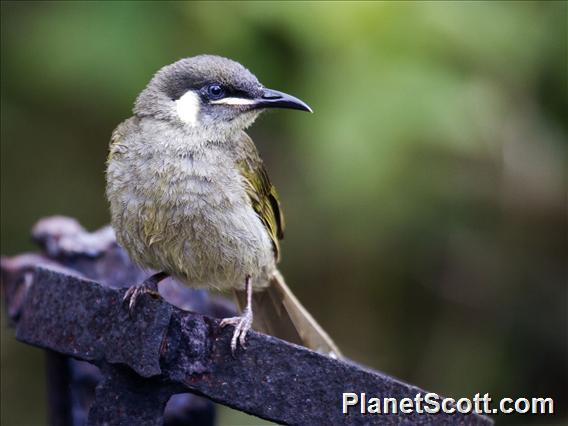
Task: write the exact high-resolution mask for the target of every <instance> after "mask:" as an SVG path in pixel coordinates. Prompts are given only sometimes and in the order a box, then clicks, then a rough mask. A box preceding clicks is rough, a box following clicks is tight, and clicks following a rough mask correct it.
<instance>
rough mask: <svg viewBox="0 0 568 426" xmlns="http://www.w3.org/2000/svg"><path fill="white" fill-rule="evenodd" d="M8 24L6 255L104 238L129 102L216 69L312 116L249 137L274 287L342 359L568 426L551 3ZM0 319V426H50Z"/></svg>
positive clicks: (225, 417) (562, 188) (135, 8)
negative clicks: (282, 96) (278, 212)
mask: <svg viewBox="0 0 568 426" xmlns="http://www.w3.org/2000/svg"><path fill="white" fill-rule="evenodd" d="M1 19H2V21H1V24H2V25H1V26H2V29H1V31H2V33H1V34H2V38H1V41H2V43H1V90H2V98H1V114H2V115H1V119H2V126H1V131H2V133H1V148H2V152H1V153H2V156H1V161H2V163H1V245H2V247H1V251H2V253H3V254H16V253H19V252H22V251H24V250H29V249H32V248H33V245H32V244H31V242H30V239H29V230H30V227H31V226H32V224H33V223H34V222H35V221H36V220H37V219H38V218H40V217H42V216H46V215H52V214H64V215H69V216H73V217H76V218H77V219H79V220H80V221H81V222H82V223H83V224H84V225H85V226H86V227H88V228H90V229H94V228H97V227H100V226H102V225H104V224H105V223H107V222H108V220H109V216H108V212H107V204H106V201H105V198H104V167H105V165H104V163H105V157H106V153H107V144H108V140H109V136H110V134H111V132H112V130H113V128H114V127H115V126H116V125H117V124H118V123H119V122H120V121H121V120H123V119H125V118H127V117H129V116H130V114H131V106H132V103H133V101H134V99H135V97H136V95H137V94H138V93H139V92H140V91H141V90H142V89H143V88H144V86H145V85H146V83H147V82H148V80H149V79H150V77H151V76H152V74H153V73H154V72H155V71H156V70H158V69H159V68H160V67H161V66H163V65H166V64H169V63H171V62H173V61H175V60H177V59H179V58H182V57H185V56H191V55H195V54H200V53H214V54H220V55H224V56H228V57H230V58H233V59H235V60H237V61H239V62H241V63H243V64H245V65H246V66H247V67H248V68H250V69H251V70H252V71H253V72H254V73H255V74H256V75H257V76H258V77H259V79H260V80H261V81H262V82H263V83H264V84H265V85H267V86H268V87H272V88H275V89H280V90H284V91H287V92H290V93H292V94H295V95H297V96H299V97H301V98H302V99H304V100H305V101H307V102H308V103H309V104H310V105H311V106H312V107H313V108H314V110H315V114H314V115H309V114H300V113H293V112H286V111H283V112H282V111H280V112H271V113H267V114H265V116H264V117H262V118H261V119H260V120H259V121H258V122H257V124H256V125H255V126H254V127H253V128H252V129H251V131H250V133H251V135H252V136H253V138H254V140H255V141H256V142H257V144H258V146H259V149H260V151H261V152H262V154H263V157H264V159H265V162H266V164H267V167H268V170H269V171H270V174H271V176H272V180H273V181H274V183H275V184H276V185H277V187H278V188H279V192H280V195H281V198H282V202H283V206H284V210H285V213H286V217H287V222H288V229H287V235H286V239H285V240H284V243H283V261H282V264H281V269H282V271H283V272H284V274H285V275H286V276H287V279H288V282H289V283H290V285H291V287H292V288H293V289H294V291H295V292H296V293H297V294H298V296H299V298H300V299H301V300H302V301H303V302H304V303H305V305H306V306H307V307H308V308H309V309H310V310H311V311H312V312H313V313H314V315H315V317H316V318H318V319H319V320H320V322H321V323H322V325H324V326H325V328H326V329H327V330H328V331H329V332H330V334H331V335H332V336H333V337H334V338H335V339H336V341H337V343H338V344H339V346H340V347H341V348H342V349H343V351H344V352H345V354H346V355H347V356H349V357H351V358H353V359H354V360H357V361H359V362H362V363H365V364H367V365H369V366H371V367H373V368H377V369H380V370H382V371H385V372H387V373H389V374H391V375H394V376H397V377H399V378H401V379H403V380H405V381H408V382H412V383H414V384H417V385H419V386H421V387H424V388H427V389H429V390H433V391H436V392H439V393H442V394H445V395H448V396H455V397H463V396H472V395H473V394H475V393H477V392H481V393H482V394H483V393H486V392H489V393H490V394H491V396H492V397H493V398H500V397H503V396H509V397H519V396H524V397H533V396H551V397H554V398H555V401H556V405H555V408H556V410H557V412H558V415H557V416H554V417H531V416H524V417H518V416H502V417H501V418H499V419H498V421H499V423H501V424H509V423H510V424H528V423H533V424H544V423H546V424H562V423H563V422H565V421H566V415H567V412H566V409H567V406H568V399H567V392H568V391H567V386H568V385H567V382H568V378H567V376H568V372H567V359H568V354H567V335H568V334H567V322H568V321H567V303H568V297H567V282H566V278H567V269H566V259H567V258H566V254H567V252H566V248H567V247H566V209H565V207H566V206H565V201H566V200H565V196H566V170H567V169H566V160H567V132H568V126H567V121H566V112H567V104H568V91H567V81H566V78H567V69H566V61H567V47H566V43H567V33H566V28H567V3H566V2H535V3H531V2H503V3H500V2H492V3H483V2H473V3H465V2H463V3H462V2H456V3H443V2H423V3H421V2H408V3H395V2H389V3H340V2H333V3H325V2H314V3H293V2H283V3H277V2H267V3H264V2H252V3H240V2H231V3H214V2H204V3H182V2H180V3H166V2H160V3H153V2H141V3H136V2H128V3H119V2H77V3H74V2H38V3H31V2H17V3H16V2H2V13H1ZM3 317H4V316H3ZM2 321H3V326H2V364H1V372H2V389H1V390H2V392H1V395H2V410H1V416H2V417H1V419H2V424H3V425H41V424H44V423H45V410H46V406H45V403H46V397H45V390H44V389H45V385H44V376H43V357H42V353H41V352H40V351H39V350H37V349H33V348H30V347H26V346H24V345H22V344H19V343H17V342H15V341H14V339H13V335H12V331H10V330H7V328H6V324H5V319H4V318H2ZM338 398H339V396H338ZM221 417H222V419H221V420H222V421H221V424H225V425H228V424H240V423H243V424H244V423H248V424H258V423H261V422H260V421H259V420H257V419H254V418H252V417H246V416H244V415H240V414H238V413H236V412H233V411H230V410H224V411H222V413H221Z"/></svg>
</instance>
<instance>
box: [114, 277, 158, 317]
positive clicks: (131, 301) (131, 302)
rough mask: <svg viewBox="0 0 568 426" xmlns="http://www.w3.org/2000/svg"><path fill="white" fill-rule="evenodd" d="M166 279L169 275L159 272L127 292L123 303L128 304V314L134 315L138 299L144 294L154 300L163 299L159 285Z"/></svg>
mask: <svg viewBox="0 0 568 426" xmlns="http://www.w3.org/2000/svg"><path fill="white" fill-rule="evenodd" d="M166 277H167V275H166V274H165V273H162V272H159V273H157V274H154V275H152V276H151V277H149V278H148V279H146V280H144V282H143V283H142V284H140V285H133V286H132V287H130V288H129V289H128V290H127V291H126V293H125V294H124V297H123V298H122V302H123V303H125V304H126V303H127V304H128V313H129V314H130V316H132V313H133V312H134V308H135V307H136V302H137V301H138V298H139V297H140V296H142V295H143V294H149V295H150V296H152V297H154V298H160V297H162V296H160V293H159V291H158V283H159V282H160V281H161V280H163V279H164V278H166Z"/></svg>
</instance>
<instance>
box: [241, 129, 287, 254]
mask: <svg viewBox="0 0 568 426" xmlns="http://www.w3.org/2000/svg"><path fill="white" fill-rule="evenodd" d="M242 137H243V139H242V140H241V147H242V148H243V151H242V154H241V155H240V158H239V159H238V160H237V162H238V166H239V170H240V172H241V175H242V176H243V177H244V180H245V182H246V192H247V194H248V196H249V198H250V201H251V204H252V207H253V209H254V211H255V212H256V213H257V214H258V216H259V217H260V220H261V221H262V223H263V224H264V226H265V227H266V230H267V231H268V234H269V235H270V238H271V239H272V244H273V246H274V254H275V257H276V260H278V259H279V258H280V245H279V243H278V241H279V240H281V239H282V238H284V226H285V224H284V215H283V213H282V209H281V208H280V200H279V198H278V193H277V192H276V188H275V187H274V185H272V183H270V179H269V178H268V173H267V172H266V169H265V168H264V164H263V163H262V160H261V158H260V156H259V154H258V151H257V149H256V146H255V145H254V142H253V141H252V139H251V138H250V137H249V136H248V135H247V134H246V133H244V132H243V136H242Z"/></svg>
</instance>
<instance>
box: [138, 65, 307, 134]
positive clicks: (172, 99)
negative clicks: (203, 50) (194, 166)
mask: <svg viewBox="0 0 568 426" xmlns="http://www.w3.org/2000/svg"><path fill="white" fill-rule="evenodd" d="M266 108H289V109H298V110H302V111H309V112H312V110H311V108H310V107H309V106H308V105H307V104H305V103H304V102H302V101H301V100H300V99H297V98H295V97H294V96H291V95H288V94H286V93H282V92H279V91H276V90H271V89H267V88H266V87H264V86H263V85H262V84H261V83H260V82H259V81H258V79H257V78H256V77H255V76H254V75H253V74H252V73H251V72H250V71H249V70H248V69H246V68H245V67H243V66H242V65H241V64H239V63H238V62H235V61H232V60H230V59H227V58H222V57H220V56H212V55H200V56H194V57H191V58H185V59H182V60H180V61H177V62H175V63H173V64H171V65H167V66H165V67H163V68H162V69H160V70H159V71H158V72H157V73H156V75H155V76H154V77H153V78H152V80H151V81H150V83H149V84H148V86H147V87H146V88H145V89H144V90H143V91H142V93H141V94H140V96H139V97H138V99H137V100H136V103H135V106H134V112H135V114H137V115H138V116H152V117H154V118H157V119H160V120H168V121H173V122H176V123H178V124H180V125H183V126H184V127H187V128H194V129H204V130H205V129H208V130H210V131H218V130H221V131H223V132H225V131H231V130H242V129H244V128H246V127H248V126H249V125H250V124H252V122H253V121H254V120H255V119H256V117H257V116H258V115H259V113H260V112H262V111H263V110H264V109H266Z"/></svg>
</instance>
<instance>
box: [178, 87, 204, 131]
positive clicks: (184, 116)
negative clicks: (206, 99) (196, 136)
mask: <svg viewBox="0 0 568 426" xmlns="http://www.w3.org/2000/svg"><path fill="white" fill-rule="evenodd" d="M176 109H177V114H178V117H179V118H180V120H181V121H183V122H184V123H187V124H189V125H190V126H195V125H197V121H198V116H199V96H198V95H197V93H195V92H194V91H193V90H188V91H187V92H186V93H185V94H184V95H183V96H182V97H181V98H179V99H178V100H177V101H176Z"/></svg>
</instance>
